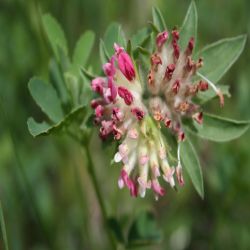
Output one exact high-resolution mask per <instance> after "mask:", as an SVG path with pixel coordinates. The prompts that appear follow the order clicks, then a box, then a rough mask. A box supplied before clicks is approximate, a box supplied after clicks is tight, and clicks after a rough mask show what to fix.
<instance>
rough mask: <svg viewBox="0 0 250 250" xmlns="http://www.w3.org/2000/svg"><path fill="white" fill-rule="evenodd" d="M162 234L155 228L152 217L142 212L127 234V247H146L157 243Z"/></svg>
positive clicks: (150, 214) (148, 213)
mask: <svg viewBox="0 0 250 250" xmlns="http://www.w3.org/2000/svg"><path fill="white" fill-rule="evenodd" d="M161 239H162V232H161V231H160V230H159V229H158V228H157V225H156V220H155V217H154V215H153V214H152V213H151V212H148V211H142V212H140V213H139V215H138V216H137V217H136V218H135V220H134V222H133V223H132V225H131V228H130V230H129V234H128V245H129V246H146V245H151V244H156V243H159V242H160V241H161Z"/></svg>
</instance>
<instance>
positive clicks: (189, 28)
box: [180, 1, 198, 49]
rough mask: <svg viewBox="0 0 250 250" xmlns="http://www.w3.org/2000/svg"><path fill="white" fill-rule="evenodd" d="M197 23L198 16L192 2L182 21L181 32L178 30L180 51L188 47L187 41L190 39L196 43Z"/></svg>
mask: <svg viewBox="0 0 250 250" xmlns="http://www.w3.org/2000/svg"><path fill="white" fill-rule="evenodd" d="M197 22H198V14H197V9H196V5H195V2H194V1H192V2H191V4H190V5H189V8H188V11H187V14H186V17H185V19H184V21H183V24H182V27H181V30H180V47H181V49H185V48H186V46H187V45H188V41H189V39H190V38H191V37H193V38H194V39H195V41H196V36H197Z"/></svg>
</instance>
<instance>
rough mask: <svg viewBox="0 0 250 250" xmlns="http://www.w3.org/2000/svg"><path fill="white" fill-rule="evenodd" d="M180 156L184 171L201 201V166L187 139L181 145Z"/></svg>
mask: <svg viewBox="0 0 250 250" xmlns="http://www.w3.org/2000/svg"><path fill="white" fill-rule="evenodd" d="M180 155H181V161H182V164H183V166H184V167H185V170H186V171H187V173H188V175H189V177H190V179H191V181H192V183H193V185H194V187H195V189H196V191H197V192H198V194H199V195H200V196H201V198H202V199H203V198H204V187H203V177H202V172H201V166H200V162H199V159H198V157H197V154H196V152H195V149H194V147H193V145H192V143H191V142H190V140H189V139H188V138H187V139H186V140H185V141H184V142H182V143H181V148H180Z"/></svg>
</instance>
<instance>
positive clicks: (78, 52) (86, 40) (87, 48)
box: [73, 31, 95, 67]
mask: <svg viewBox="0 0 250 250" xmlns="http://www.w3.org/2000/svg"><path fill="white" fill-rule="evenodd" d="M94 41H95V34H94V32H92V31H86V32H85V33H84V34H83V35H81V37H80V38H79V40H78V42H77V44H76V47H75V50H74V53H73V64H74V65H78V66H83V67H84V66H85V65H86V62H87V60H88V58H89V56H90V53H91V50H92V48H93V45H94Z"/></svg>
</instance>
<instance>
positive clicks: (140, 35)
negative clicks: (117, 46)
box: [131, 28, 150, 49]
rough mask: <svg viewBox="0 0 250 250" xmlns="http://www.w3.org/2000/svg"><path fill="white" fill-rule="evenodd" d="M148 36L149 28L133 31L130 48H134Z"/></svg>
mask: <svg viewBox="0 0 250 250" xmlns="http://www.w3.org/2000/svg"><path fill="white" fill-rule="evenodd" d="M149 36H150V30H149V29H148V28H143V29H140V30H139V31H138V32H137V33H135V34H134V35H133V36H132V38H131V44H132V48H133V49H134V48H136V47H137V46H141V45H142V44H143V42H144V41H145V40H147V39H148V37H149Z"/></svg>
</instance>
